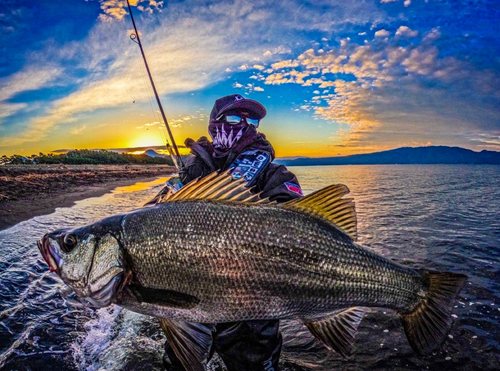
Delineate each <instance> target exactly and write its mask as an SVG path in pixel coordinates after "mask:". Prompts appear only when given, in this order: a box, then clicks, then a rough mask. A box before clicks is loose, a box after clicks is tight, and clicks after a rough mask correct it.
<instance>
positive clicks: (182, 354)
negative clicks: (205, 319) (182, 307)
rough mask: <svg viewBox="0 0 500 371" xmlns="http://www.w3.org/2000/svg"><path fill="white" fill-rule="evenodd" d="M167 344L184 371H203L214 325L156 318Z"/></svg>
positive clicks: (210, 345)
mask: <svg viewBox="0 0 500 371" xmlns="http://www.w3.org/2000/svg"><path fill="white" fill-rule="evenodd" d="M158 320H159V321H160V326H161V328H162V330H163V332H164V333H165V336H166V337H167V341H168V344H169V345H170V346H171V347H172V349H173V350H174V352H175V355H176V356H177V358H178V359H179V361H181V363H182V365H183V366H184V368H185V369H186V370H193V371H204V370H205V365H206V363H207V360H208V355H209V354H210V349H211V347H212V331H213V330H214V327H215V326H214V325H204V324H200V323H190V322H176V321H172V320H169V319H166V318H158Z"/></svg>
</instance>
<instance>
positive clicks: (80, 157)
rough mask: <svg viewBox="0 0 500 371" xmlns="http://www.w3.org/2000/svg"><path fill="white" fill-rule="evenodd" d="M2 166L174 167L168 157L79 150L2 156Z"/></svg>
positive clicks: (0, 162)
mask: <svg viewBox="0 0 500 371" xmlns="http://www.w3.org/2000/svg"><path fill="white" fill-rule="evenodd" d="M0 164H3V165H6V164H12V165H22V164H26V165H29V164H65V165H105V164H115V165H116V164H164V165H173V162H172V159H170V158H168V157H150V156H148V155H146V154H142V155H128V154H126V153H116V152H112V151H106V150H103V149H102V150H88V149H78V150H73V151H69V152H67V153H64V154H54V153H48V154H45V153H42V152H40V153H39V154H38V155H31V156H19V155H12V156H6V155H4V156H2V158H1V160H0Z"/></svg>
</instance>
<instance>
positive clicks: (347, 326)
mask: <svg viewBox="0 0 500 371" xmlns="http://www.w3.org/2000/svg"><path fill="white" fill-rule="evenodd" d="M365 313H366V309H364V308H349V309H347V310H344V311H342V312H340V313H337V314H336V315H335V316H334V317H328V318H326V319H323V320H320V321H314V322H305V323H304V324H305V325H306V327H307V328H308V329H309V331H311V334H313V335H314V337H315V338H316V339H318V340H319V341H321V342H322V343H323V344H324V345H325V346H326V347H327V348H329V349H331V350H334V351H336V352H337V353H339V354H340V355H341V356H342V357H344V358H347V357H348V356H349V355H350V354H351V352H352V346H353V344H354V340H355V339H356V334H357V333H358V326H359V324H360V323H361V320H362V319H363V316H364V315H365Z"/></svg>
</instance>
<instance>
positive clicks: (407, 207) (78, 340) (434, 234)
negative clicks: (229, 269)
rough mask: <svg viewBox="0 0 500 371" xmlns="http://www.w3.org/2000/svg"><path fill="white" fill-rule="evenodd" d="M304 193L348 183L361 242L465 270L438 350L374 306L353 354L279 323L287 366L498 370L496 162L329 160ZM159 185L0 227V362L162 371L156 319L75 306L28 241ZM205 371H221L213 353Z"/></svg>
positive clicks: (412, 261) (300, 171)
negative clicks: (425, 351) (421, 352)
mask: <svg viewBox="0 0 500 371" xmlns="http://www.w3.org/2000/svg"><path fill="white" fill-rule="evenodd" d="M291 170H292V171H293V172H295V173H296V175H297V177H298V178H299V179H300V182H301V185H302V188H303V189H304V191H305V193H310V192H311V191H313V190H316V189H319V188H321V187H323V186H326V185H329V184H331V183H344V184H346V185H348V186H349V188H350V189H351V196H352V197H353V198H354V200H355V201H356V208H357V212H358V234H359V242H360V243H361V244H362V245H364V246H365V247H367V248H369V249H372V250H374V251H376V252H377V253H379V254H381V255H384V256H386V257H388V258H390V259H393V260H395V261H397V262H399V263H401V264H404V265H407V266H411V267H414V268H417V269H420V268H424V267H425V268H427V269H434V270H449V271H454V272H462V273H466V274H467V275H468V276H469V281H468V284H467V285H466V287H465V288H464V290H462V293H461V295H460V297H459V300H458V301H457V303H456V309H455V314H454V317H455V319H456V321H455V325H454V327H453V329H452V331H451V332H450V335H449V338H448V340H447V342H446V343H445V344H444V345H443V347H442V348H441V349H440V350H439V351H438V352H436V353H434V354H431V355H429V356H425V357H420V356H416V355H414V353H413V352H412V350H411V349H410V347H409V345H408V342H407V340H406V338H405V335H404V333H403V329H402V327H401V325H400V322H399V319H398V317H397V315H396V314H395V313H391V312H384V311H383V310H372V311H371V312H370V313H369V314H368V315H367V316H366V317H365V319H364V320H363V323H362V324H361V326H360V333H359V334H358V337H357V340H356V344H355V349H354V353H353V355H352V357H351V358H350V359H349V360H342V359H340V358H339V357H338V356H337V355H335V354H333V353H330V352H327V351H325V350H324V349H323V347H322V346H321V345H319V344H318V343H317V342H316V341H315V340H314V339H312V338H311V336H310V335H309V334H308V332H307V330H305V328H304V327H303V326H302V325H301V324H300V323H297V322H295V321H283V322H282V331H283V334H284V347H283V353H282V366H283V369H285V370H301V369H304V370H312V369H314V370H331V369H348V370H351V369H352V370H354V369H356V370H359V369H364V370H394V369H408V370H417V369H418V370H422V369H430V370H456V369H461V370H478V369H482V370H498V369H500V350H499V346H500V326H499V325H500V264H499V263H500V211H499V210H500V167H498V166H462V165H457V166H440V165H434V166H394V165H392V166H325V167H295V168H291ZM162 182H163V180H158V181H156V182H151V183H147V184H144V183H143V184H139V185H136V186H132V187H121V188H119V189H116V190H114V191H113V192H112V193H109V194H107V195H104V196H102V197H97V198H91V199H87V200H83V201H80V202H77V203H76V205H75V206H73V207H71V208H59V209H57V210H56V212H54V213H53V214H51V215H46V216H40V217H36V218H33V219H31V220H28V221H26V222H22V223H20V224H18V225H16V226H14V227H12V228H9V229H7V230H5V231H1V232H0V252H1V254H0V368H1V369H5V370H14V369H16V370H45V369H47V370H48V369H66V370H98V369H99V370H100V369H106V370H124V369H125V370H128V369H130V370H132V369H134V370H150V369H154V370H160V369H161V368H162V361H161V357H162V354H163V342H164V337H163V335H162V333H161V331H160V330H159V327H158V325H157V323H156V320H155V319H153V318H150V317H147V316H143V315H139V314H136V313H133V312H130V311H128V310H126V309H121V308H119V307H117V306H112V307H109V308H103V309H99V310H94V309H89V308H84V307H82V306H81V305H80V304H79V303H78V302H77V301H76V300H75V297H74V295H73V294H70V293H68V292H67V290H66V289H65V286H64V285H63V284H62V283H61V281H60V280H59V279H58V278H57V277H56V276H55V274H49V273H48V269H47V266H46V264H45V262H44V261H43V260H42V258H41V255H40V254H39V252H38V249H37V247H36V240H37V239H39V238H40V237H41V236H42V235H43V234H44V233H46V232H47V231H50V230H53V229H56V228H60V227H72V226H80V225H83V224H88V223H91V222H94V221H97V220H99V219H101V218H103V217H105V216H108V215H111V214H116V213H122V212H126V211H129V210H133V209H135V208H138V207H140V206H141V205H142V204H143V203H144V202H146V201H147V200H148V199H149V198H150V197H152V195H154V194H155V192H156V191H157V190H158V189H159V187H160V185H161V183H162ZM210 368H211V369H219V368H220V365H219V362H218V361H217V360H215V361H213V362H211V364H210Z"/></svg>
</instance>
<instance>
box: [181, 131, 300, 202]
mask: <svg viewBox="0 0 500 371" xmlns="http://www.w3.org/2000/svg"><path fill="white" fill-rule="evenodd" d="M247 133H248V137H247V138H245V136H246V135H247ZM240 143H245V144H246V145H245V146H242V145H238V144H240ZM185 144H186V146H187V147H188V148H190V149H191V153H192V154H193V156H192V157H191V158H189V160H188V161H187V163H186V170H185V171H184V172H182V173H181V174H180V178H181V181H182V183H183V184H187V183H189V182H190V181H191V180H193V179H196V178H198V177H204V176H207V175H208V174H210V173H212V172H213V171H215V170H226V169H228V168H229V166H230V165H231V164H232V163H233V161H234V160H235V159H236V158H237V157H238V155H239V154H240V153H242V152H245V151H248V150H252V149H260V150H264V151H267V152H268V153H270V154H271V158H272V159H273V160H274V157H275V156H274V149H273V147H272V145H271V143H269V141H268V140H267V139H266V137H265V135H264V134H261V133H256V131H255V129H254V128H253V126H252V127H250V128H249V129H248V130H247V131H246V132H245V134H244V135H243V137H242V140H240V141H239V143H238V144H237V145H236V146H235V147H234V148H233V149H232V150H231V151H230V152H229V153H228V155H227V156H225V157H222V158H217V157H215V156H214V155H213V147H212V143H211V142H210V141H209V140H208V139H207V138H206V137H201V138H200V139H198V141H196V142H195V141H194V140H193V139H187V140H186V142H185ZM287 183H288V186H287ZM293 185H296V186H297V187H298V189H299V190H300V185H299V181H298V180H297V177H296V176H295V175H294V174H293V173H292V172H290V171H288V170H287V168H286V167H285V166H284V165H277V164H274V163H270V164H269V165H268V166H267V168H266V169H265V170H264V171H263V172H262V174H260V176H259V177H258V179H257V182H256V184H255V187H254V188H253V190H252V191H253V192H254V193H259V192H262V193H261V197H262V198H269V199H270V200H271V201H276V202H278V203H280V202H286V201H289V200H291V199H294V198H297V197H300V196H301V194H300V193H297V191H296V188H295V187H293ZM299 192H300V191H299Z"/></svg>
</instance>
